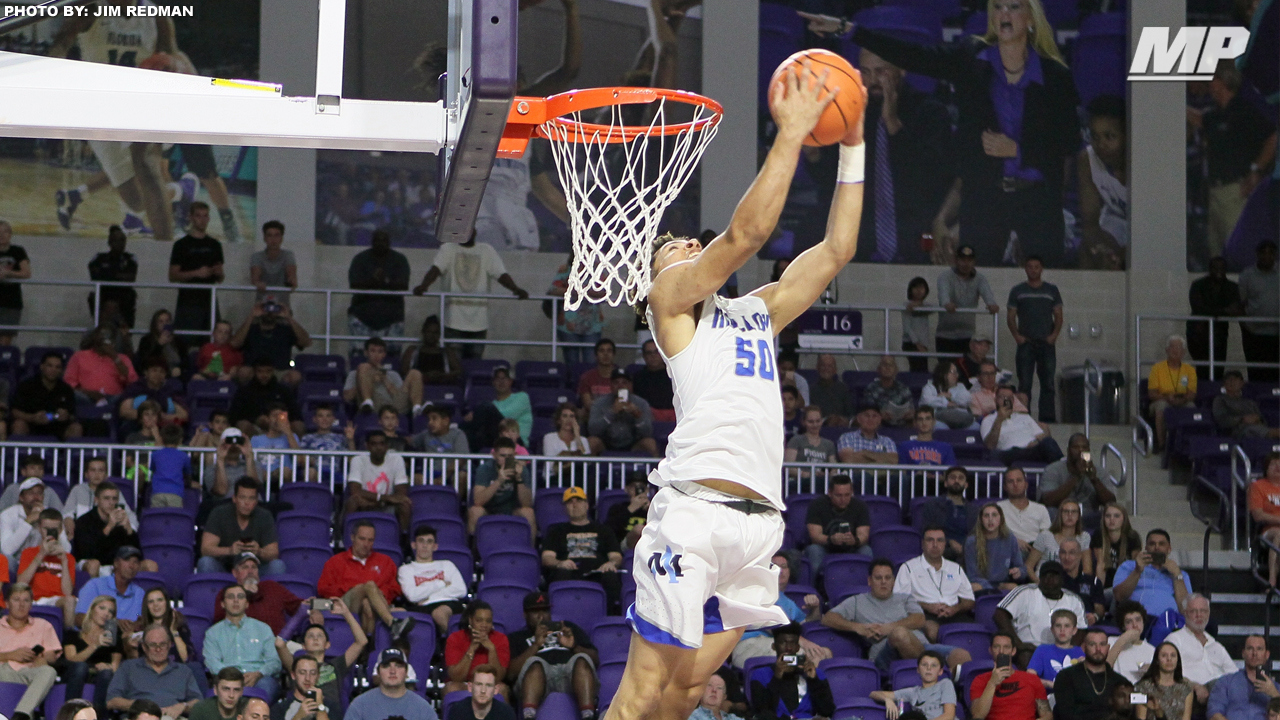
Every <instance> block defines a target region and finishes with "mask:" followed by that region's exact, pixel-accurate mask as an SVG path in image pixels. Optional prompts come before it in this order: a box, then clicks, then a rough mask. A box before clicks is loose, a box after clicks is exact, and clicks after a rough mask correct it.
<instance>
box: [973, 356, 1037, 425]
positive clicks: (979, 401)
mask: <svg viewBox="0 0 1280 720" xmlns="http://www.w3.org/2000/svg"><path fill="white" fill-rule="evenodd" d="M976 377H977V382H975V383H973V390H972V391H971V392H970V395H969V412H971V413H973V416H974V417H976V418H985V417H986V416H988V415H990V414H992V413H994V412H995V411H996V393H998V392H999V390H1000V388H999V387H998V384H999V379H1000V368H998V367H996V363H995V361H994V360H983V361H982V362H981V363H979V365H978V372H977V375H976ZM1013 411H1014V412H1015V413H1026V412H1027V406H1026V405H1024V404H1023V402H1022V399H1021V398H1019V397H1018V396H1017V395H1014V398H1013Z"/></svg>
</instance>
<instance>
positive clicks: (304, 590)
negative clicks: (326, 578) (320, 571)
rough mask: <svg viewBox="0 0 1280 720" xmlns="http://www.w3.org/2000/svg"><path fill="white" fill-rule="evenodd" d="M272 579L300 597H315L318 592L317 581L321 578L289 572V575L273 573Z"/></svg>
mask: <svg viewBox="0 0 1280 720" xmlns="http://www.w3.org/2000/svg"><path fill="white" fill-rule="evenodd" d="M271 579H272V580H274V581H276V582H278V583H280V584H281V585H283V586H284V587H285V589H286V590H288V591H289V592H291V593H293V594H294V595H296V596H297V597H300V598H309V597H314V596H315V594H316V583H317V582H318V581H319V578H315V579H312V578H309V577H304V576H302V575H295V574H294V573H289V574H287V575H273V576H272V577H271Z"/></svg>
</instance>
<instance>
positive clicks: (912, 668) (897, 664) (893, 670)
mask: <svg viewBox="0 0 1280 720" xmlns="http://www.w3.org/2000/svg"><path fill="white" fill-rule="evenodd" d="M917 662H918V661H916V660H894V661H892V662H890V663H889V683H890V684H891V685H892V686H893V689H894V690H901V689H902V688H909V687H915V686H916V685H919V684H920V673H918V672H916V665H917Z"/></svg>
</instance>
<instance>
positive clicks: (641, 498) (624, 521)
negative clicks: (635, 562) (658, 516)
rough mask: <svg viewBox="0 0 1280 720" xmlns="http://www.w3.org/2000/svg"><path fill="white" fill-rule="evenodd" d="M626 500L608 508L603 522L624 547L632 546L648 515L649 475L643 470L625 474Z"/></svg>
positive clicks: (642, 530) (638, 536)
mask: <svg viewBox="0 0 1280 720" xmlns="http://www.w3.org/2000/svg"><path fill="white" fill-rule="evenodd" d="M626 490H627V501H626V502H619V503H615V504H614V506H613V507H611V508H609V514H608V516H607V517H606V518H605V521H604V524H605V525H607V526H609V529H610V530H612V531H613V536H614V537H616V538H618V542H619V543H620V544H621V545H622V547H624V548H633V547H635V545H636V542H637V541H639V540H640V533H641V532H644V524H645V521H646V520H647V519H648V517H649V476H648V475H647V474H646V473H645V472H644V471H636V472H633V473H630V474H629V475H627V486H626Z"/></svg>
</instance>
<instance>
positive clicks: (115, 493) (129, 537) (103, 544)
mask: <svg viewBox="0 0 1280 720" xmlns="http://www.w3.org/2000/svg"><path fill="white" fill-rule="evenodd" d="M106 475H107V461H106V460H104V459H102V458H94V459H93V460H90V461H89V463H88V467H87V468H86V470H85V477H86V478H94V479H96V480H97V482H93V481H92V480H90V481H88V482H85V483H81V484H79V485H76V486H75V487H73V488H72V489H71V491H72V492H73V493H75V491H76V490H77V489H79V488H84V487H89V488H91V489H92V491H93V505H91V506H90V510H89V511H88V512H86V513H84V514H83V515H81V516H80V517H78V518H77V519H76V522H75V531H74V532H73V533H72V537H73V539H74V544H73V546H72V547H73V549H74V550H75V554H76V557H78V558H79V564H78V565H77V566H76V567H77V569H79V570H80V571H82V572H84V573H87V574H88V575H89V577H91V578H94V577H98V575H99V574H100V573H101V572H102V569H103V568H110V567H111V562H112V560H114V559H115V555H116V550H118V549H120V548H121V547H124V546H125V545H131V546H133V547H136V548H141V547H142V544H141V543H140V542H139V540H138V531H137V527H138V518H137V516H136V515H134V514H133V511H132V510H130V509H129V508H128V506H126V505H125V504H124V503H123V502H122V501H121V500H120V490H119V488H117V487H116V485H115V483H113V482H111V481H109V480H106V479H105V478H106ZM90 483H92V484H90ZM80 494H87V493H80ZM72 500H75V498H72V497H71V496H68V497H67V506H68V508H69V512H68V513H67V514H68V515H70V514H72V513H74V512H75V510H74V508H77V507H79V505H78V504H77V505H72V504H71V502H72ZM156 569H158V568H156ZM154 571H155V570H151V571H150V572H154Z"/></svg>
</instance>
